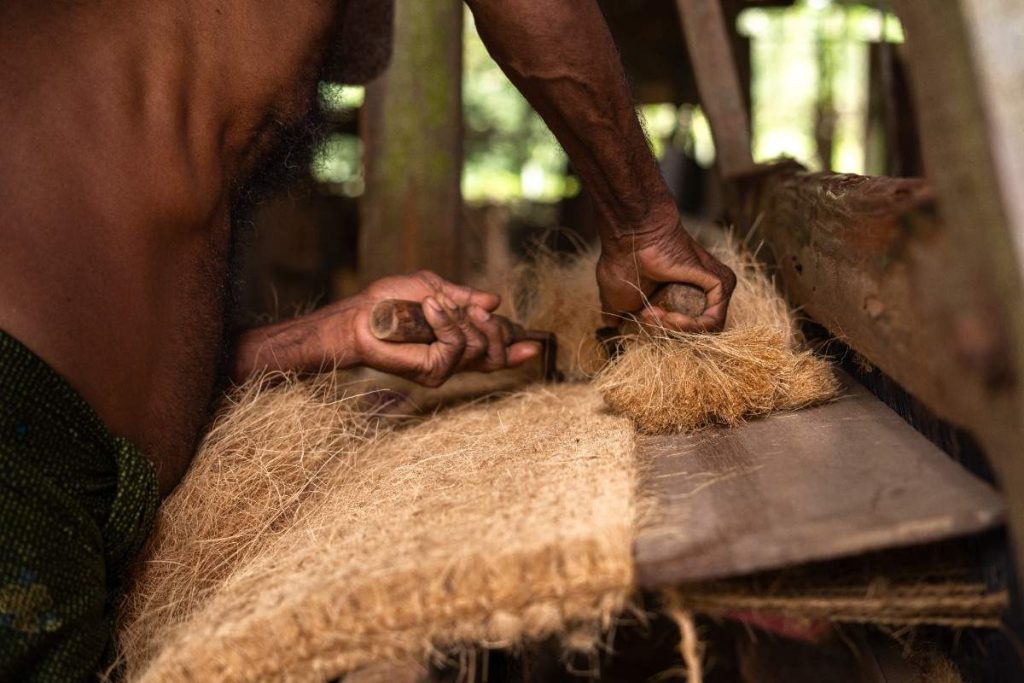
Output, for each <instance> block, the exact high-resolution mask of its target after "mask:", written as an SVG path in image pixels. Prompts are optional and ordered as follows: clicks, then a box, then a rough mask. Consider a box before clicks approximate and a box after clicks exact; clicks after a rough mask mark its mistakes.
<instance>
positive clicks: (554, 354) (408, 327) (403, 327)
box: [370, 299, 558, 379]
mask: <svg viewBox="0 0 1024 683" xmlns="http://www.w3.org/2000/svg"><path fill="white" fill-rule="evenodd" d="M492 318H493V319H494V320H495V321H496V322H497V323H498V324H499V325H501V326H502V328H503V331H504V336H505V339H507V340H508V343H509V344H515V343H516V342H521V341H536V342H540V343H541V345H542V347H543V348H542V353H543V355H544V378H545V379H557V377H558V368H557V358H558V349H557V341H556V339H555V335H554V334H552V333H550V332H542V331H540V330H528V329H526V328H525V327H523V326H522V325H520V324H519V323H515V322H512V321H511V320H509V319H508V318H506V317H505V316H503V315H493V316H492ZM370 332H372V333H373V336H374V337H376V338H377V339H380V340H382V341H388V342H396V343H401V344H433V343H434V342H435V341H437V337H436V336H435V335H434V330H433V328H432V327H430V323H428V322H427V318H426V316H424V314H423V306H422V305H421V304H420V303H419V302H418V301H406V300H403V299H384V300H382V301H378V302H377V303H376V304H374V306H373V310H371V311H370Z"/></svg>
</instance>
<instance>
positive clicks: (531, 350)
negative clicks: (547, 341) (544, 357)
mask: <svg viewBox="0 0 1024 683" xmlns="http://www.w3.org/2000/svg"><path fill="white" fill-rule="evenodd" d="M542 348H543V347H542V346H541V345H540V343H539V342H531V343H530V345H529V346H527V347H526V357H527V358H533V357H534V356H539V355H540V352H541V349H542Z"/></svg>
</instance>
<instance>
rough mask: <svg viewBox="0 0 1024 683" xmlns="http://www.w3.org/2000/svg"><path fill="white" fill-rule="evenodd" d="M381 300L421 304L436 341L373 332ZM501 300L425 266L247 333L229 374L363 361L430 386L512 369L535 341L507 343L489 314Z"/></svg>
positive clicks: (532, 351) (532, 352) (529, 354)
mask: <svg viewBox="0 0 1024 683" xmlns="http://www.w3.org/2000/svg"><path fill="white" fill-rule="evenodd" d="M383 299H405V300H409V301H419V302H421V303H422V305H423V313H424V316H425V317H426V319H427V322H428V323H430V326H431V327H432V328H433V330H434V336H435V337H437V341H436V342H434V343H433V344H398V343H394V342H386V341H381V340H379V339H377V338H376V337H374V336H373V333H372V332H371V331H370V312H371V311H372V310H373V306H374V304H376V303H377V302H378V301H381V300H383ZM499 303H500V298H499V297H498V296H497V295H495V294H491V293H488V292H483V291H480V290H476V289H472V288H470V287H464V286H460V285H455V284H453V283H451V282H448V281H447V280H445V279H443V278H441V277H440V276H438V275H435V274H434V273H431V272H428V271H421V272H419V273H415V274H413V275H403V276H393V277H387V278H383V279H381V280H377V281H376V282H374V283H373V284H371V285H370V286H369V287H367V288H366V289H365V290H363V291H362V292H360V293H359V294H357V295H356V296H354V297H351V298H349V299H345V300H343V301H339V302H337V303H335V304H332V305H330V306H326V307H324V308H322V309H320V310H318V311H316V312H314V313H312V314H310V315H308V316H305V317H302V318H297V319H295V320H291V321H288V322H285V323H281V324H278V325H274V326H272V327H268V328H260V329H257V330H252V331H250V332H247V333H246V334H245V335H243V336H242V338H241V339H240V340H239V344H238V351H237V360H236V363H235V369H234V373H233V374H234V377H235V379H236V380H241V379H244V377H246V376H248V375H249V374H251V373H253V372H256V371H259V370H265V369H277V370H299V371H314V372H315V371H320V370H323V369H331V368H333V367H351V366H355V365H363V366H366V367H370V368H374V369H376V370H381V371H383V372H389V373H392V374H395V375H399V376H402V377H406V378H408V379H411V380H413V381H416V382H419V383H420V384H423V385H426V386H430V387H436V386H440V385H441V384H443V383H444V382H445V380H447V379H448V378H449V377H450V376H451V375H452V374H454V373H455V372H458V371H461V370H475V371H478V372H492V371H494V370H502V369H504V368H510V367H515V366H517V365H520V364H522V363H524V362H526V361H527V360H529V359H530V358H534V357H536V356H537V355H538V354H539V353H540V345H539V344H537V343H536V342H519V343H516V344H512V345H509V344H508V342H509V340H508V339H506V338H505V336H504V334H505V332H504V329H503V327H502V326H501V325H499V324H498V323H497V321H496V320H495V319H494V317H493V316H492V315H491V312H492V311H493V310H494V309H495V308H497V307H498V304H499Z"/></svg>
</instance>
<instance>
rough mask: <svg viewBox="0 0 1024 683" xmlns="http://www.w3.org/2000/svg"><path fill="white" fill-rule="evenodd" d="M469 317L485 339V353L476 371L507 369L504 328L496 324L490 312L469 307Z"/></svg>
mask: <svg viewBox="0 0 1024 683" xmlns="http://www.w3.org/2000/svg"><path fill="white" fill-rule="evenodd" d="M469 317H470V318H471V319H472V320H473V324H474V325H476V326H477V328H478V329H480V330H481V331H482V332H483V334H484V335H485V336H486V337H487V353H486V354H485V356H484V359H483V362H482V363H481V365H480V367H479V368H477V369H478V370H480V371H481V372H492V371H494V370H501V369H502V368H505V367H507V366H508V353H507V351H506V349H505V345H506V344H507V343H508V340H507V339H506V338H505V326H504V325H501V324H500V323H498V321H497V319H496V318H495V317H494V316H493V315H491V313H490V311H487V310H484V309H483V308H480V307H479V306H471V307H470V309H469Z"/></svg>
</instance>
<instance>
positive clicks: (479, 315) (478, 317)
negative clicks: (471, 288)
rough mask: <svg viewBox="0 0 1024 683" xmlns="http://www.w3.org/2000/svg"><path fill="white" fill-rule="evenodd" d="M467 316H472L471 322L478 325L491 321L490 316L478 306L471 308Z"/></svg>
mask: <svg viewBox="0 0 1024 683" xmlns="http://www.w3.org/2000/svg"><path fill="white" fill-rule="evenodd" d="M469 314H470V315H471V316H473V320H475V321H477V322H478V323H485V322H487V321H488V320H490V319H491V314H490V313H488V312H487V311H485V310H484V309H482V308H480V307H479V306H473V307H472V308H470V309H469Z"/></svg>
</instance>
